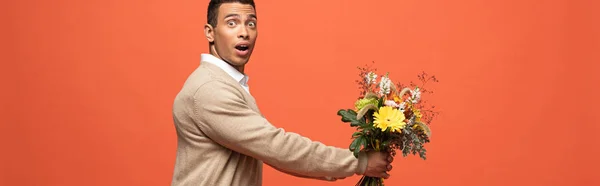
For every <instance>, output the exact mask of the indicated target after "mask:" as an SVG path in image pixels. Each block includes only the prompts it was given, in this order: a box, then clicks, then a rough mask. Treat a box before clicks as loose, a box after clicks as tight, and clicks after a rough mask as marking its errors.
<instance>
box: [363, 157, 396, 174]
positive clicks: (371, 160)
mask: <svg viewBox="0 0 600 186" xmlns="http://www.w3.org/2000/svg"><path fill="white" fill-rule="evenodd" d="M367 159H368V160H367V170H366V171H365V174H364V175H365V176H369V177H378V178H384V179H388V178H389V177H390V175H389V174H388V173H387V171H390V170H392V165H391V164H390V163H392V161H394V158H393V157H392V156H391V155H390V154H389V153H385V152H368V153H367Z"/></svg>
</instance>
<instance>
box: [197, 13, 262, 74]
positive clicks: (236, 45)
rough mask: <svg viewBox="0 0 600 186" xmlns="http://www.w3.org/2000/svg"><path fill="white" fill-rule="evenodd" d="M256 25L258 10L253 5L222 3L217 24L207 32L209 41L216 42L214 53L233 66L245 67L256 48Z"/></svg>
mask: <svg viewBox="0 0 600 186" xmlns="http://www.w3.org/2000/svg"><path fill="white" fill-rule="evenodd" d="M256 26H257V25H256V12H255V10H254V8H253V7H252V5H246V4H241V3H224V4H221V6H220V7H219V15H218V16H217V26H216V27H215V28H213V31H212V32H208V33H207V39H208V40H209V42H214V46H213V47H214V48H212V50H214V55H215V56H217V57H219V58H221V59H223V60H224V61H226V62H228V63H229V64H231V65H232V66H235V67H243V66H244V65H245V64H246V63H247V62H248V60H249V59H250V55H252V51H253V49H254V42H255V41H256V37H257V35H258V32H257V29H256V28H257V27H256ZM210 36H212V38H210Z"/></svg>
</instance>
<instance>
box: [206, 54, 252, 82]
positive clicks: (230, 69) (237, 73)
mask: <svg viewBox="0 0 600 186" xmlns="http://www.w3.org/2000/svg"><path fill="white" fill-rule="evenodd" d="M200 57H201V59H200V61H203V62H208V63H211V64H213V65H216V66H217V67H219V68H221V69H223V71H225V72H226V73H227V74H229V75H230V76H231V77H232V78H233V79H235V80H236V81H237V82H239V83H240V84H242V85H248V80H249V79H250V77H248V76H247V75H245V74H242V73H240V71H238V70H237V69H235V68H233V67H232V66H231V65H229V63H227V62H225V61H223V60H221V59H219V58H217V57H215V56H213V55H211V54H201V55H200Z"/></svg>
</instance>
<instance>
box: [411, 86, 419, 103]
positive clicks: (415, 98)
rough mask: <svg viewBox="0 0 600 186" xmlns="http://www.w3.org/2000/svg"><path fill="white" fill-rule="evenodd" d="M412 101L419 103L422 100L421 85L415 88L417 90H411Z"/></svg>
mask: <svg viewBox="0 0 600 186" xmlns="http://www.w3.org/2000/svg"><path fill="white" fill-rule="evenodd" d="M410 95H411V100H412V103H418V102H419V100H421V91H420V89H419V87H417V88H415V90H414V91H413V90H410Z"/></svg>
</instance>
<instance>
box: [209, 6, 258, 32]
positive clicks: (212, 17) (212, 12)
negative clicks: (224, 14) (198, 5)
mask: <svg viewBox="0 0 600 186" xmlns="http://www.w3.org/2000/svg"><path fill="white" fill-rule="evenodd" d="M223 3H241V4H247V5H248V4H249V5H252V8H254V9H256V5H254V0H210V3H208V13H207V21H208V24H210V25H211V26H213V27H216V26H217V22H218V20H217V17H218V16H219V7H220V6H221V4H223Z"/></svg>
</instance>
